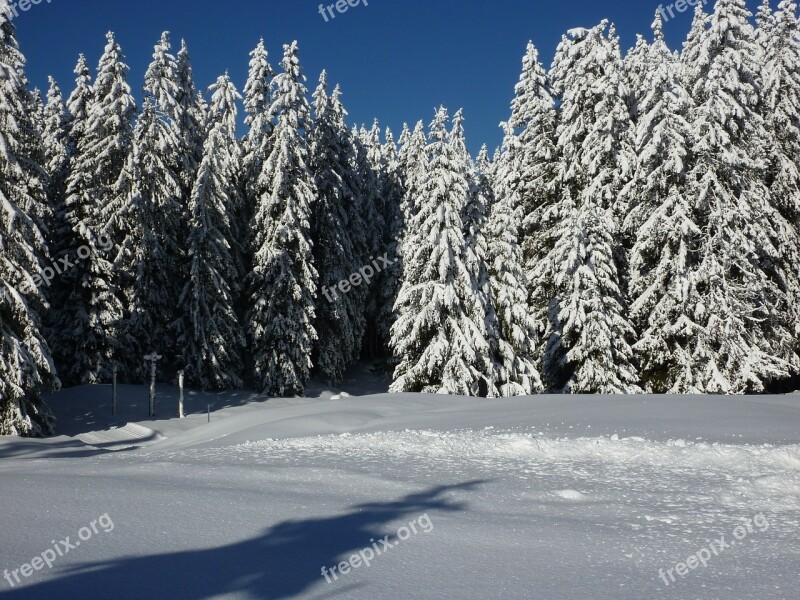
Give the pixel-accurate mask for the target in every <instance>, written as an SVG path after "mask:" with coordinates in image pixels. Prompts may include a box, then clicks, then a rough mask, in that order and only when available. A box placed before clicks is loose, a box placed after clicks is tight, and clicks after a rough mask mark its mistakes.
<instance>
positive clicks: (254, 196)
mask: <svg viewBox="0 0 800 600" xmlns="http://www.w3.org/2000/svg"><path fill="white" fill-rule="evenodd" d="M274 76H275V72H274V71H273V69H272V65H270V63H269V53H268V52H267V49H266V47H265V46H264V40H263V39H262V40H259V42H258V45H257V46H256V47H255V48H254V49H253V51H252V52H251V53H250V72H249V74H248V76H247V83H246V84H245V86H244V111H245V114H246V117H245V120H244V122H245V125H246V126H247V128H248V130H247V134H246V135H245V138H244V141H243V142H242V172H241V182H242V207H243V210H242V214H241V215H239V218H240V220H241V224H240V230H241V231H242V235H243V236H244V239H243V240H242V242H243V244H244V247H245V248H246V250H247V255H248V257H247V259H246V260H245V261H244V262H245V263H247V266H248V267H250V266H252V265H250V262H251V261H252V256H251V255H252V245H253V235H254V232H253V231H252V230H251V229H250V227H249V225H250V223H251V222H252V220H253V216H254V215H255V207H256V204H257V202H258V198H260V197H262V196H263V195H265V194H266V193H267V191H268V190H267V188H266V184H267V183H268V182H267V181H265V180H263V179H261V178H260V177H259V175H260V174H261V173H262V172H263V171H264V161H265V160H266V159H267V157H268V156H269V155H270V153H271V152H272V141H273V139H272V132H273V130H274V124H273V122H272V118H271V116H270V112H269V109H270V105H271V103H272V92H271V89H270V88H271V85H272V79H273V77H274Z"/></svg>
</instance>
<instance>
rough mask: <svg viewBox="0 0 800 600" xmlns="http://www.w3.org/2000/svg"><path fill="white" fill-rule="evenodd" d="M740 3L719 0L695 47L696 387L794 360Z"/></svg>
mask: <svg viewBox="0 0 800 600" xmlns="http://www.w3.org/2000/svg"><path fill="white" fill-rule="evenodd" d="M749 16H750V13H749V12H748V11H747V8H746V7H745V4H744V2H743V0H719V1H718V2H717V5H716V7H715V11H714V13H713V15H712V16H711V20H710V27H709V28H708V29H707V30H705V31H704V32H703V34H702V35H701V38H700V41H699V43H698V48H699V52H698V56H699V57H700V59H701V60H700V62H699V63H698V64H697V66H696V71H695V77H693V78H692V79H690V81H692V84H693V86H692V89H691V92H692V96H693V101H694V105H695V106H694V108H693V109H692V111H691V113H690V119H689V121H690V125H691V127H692V139H693V145H692V146H693V147H692V151H693V153H694V156H695V160H694V162H693V166H692V169H691V171H690V174H689V182H690V188H689V193H690V194H691V195H692V198H693V199H694V202H695V203H696V205H697V209H698V212H699V218H698V224H699V226H700V229H701V231H702V237H703V245H702V247H701V248H700V249H699V257H698V265H697V267H696V269H695V270H694V271H693V273H692V285H693V288H694V289H693V291H694V293H696V294H697V296H698V298H697V301H696V302H695V309H694V314H693V318H694V320H695V322H697V323H699V324H701V325H702V326H703V329H702V331H701V334H698V335H694V336H693V337H692V338H691V355H692V357H693V358H694V360H695V365H696V367H695V370H696V371H697V378H698V380H699V383H698V387H699V389H700V390H701V391H704V392H708V393H720V392H721V393H730V392H743V391H748V390H752V391H761V390H763V389H764V383H765V382H766V381H768V380H771V379H775V378H782V377H786V376H787V375H788V373H789V372H791V370H792V369H793V368H794V365H796V364H797V357H796V355H795V354H794V352H793V349H792V346H793V343H792V336H791V333H790V327H791V325H790V320H791V312H790V310H789V307H788V303H789V298H788V297H787V291H786V289H785V282H786V281H787V275H786V273H785V271H784V270H783V264H782V260H781V254H780V248H781V246H782V244H783V240H784V238H785V236H786V232H787V231H788V228H789V227H788V224H786V223H785V221H784V219H782V217H781V216H780V214H779V213H778V212H777V211H776V210H775V209H774V208H773V206H772V205H771V204H770V196H769V191H768V189H767V188H766V186H765V185H764V183H763V180H764V175H765V167H766V164H765V161H764V159H763V158H762V157H763V156H764V154H765V143H766V139H767V135H766V130H765V127H764V123H763V120H762V119H761V117H760V115H759V113H758V108H759V93H758V76H757V72H758V60H759V53H758V50H757V48H756V44H755V38H754V32H753V28H752V26H751V25H750V23H749V22H748V17H749Z"/></svg>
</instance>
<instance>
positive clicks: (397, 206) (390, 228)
mask: <svg viewBox="0 0 800 600" xmlns="http://www.w3.org/2000/svg"><path fill="white" fill-rule="evenodd" d="M405 133H406V134H407V137H408V136H410V135H411V134H410V132H409V131H408V128H407V127H406V130H405ZM385 137H386V143H385V144H384V145H383V161H384V164H385V165H386V172H385V177H384V186H383V198H384V204H385V208H386V212H385V218H386V252H385V254H386V257H387V260H388V261H389V263H390V264H388V265H383V266H382V270H381V272H380V274H379V276H378V313H377V315H376V322H377V326H378V338H379V339H380V345H381V349H382V351H383V352H382V353H383V354H389V353H390V351H389V342H390V341H391V335H392V333H391V332H392V325H394V322H395V319H396V314H395V312H394V305H395V302H397V295H398V293H399V292H400V284H401V281H402V278H403V269H402V259H401V256H400V254H401V248H402V242H401V240H402V238H403V231H404V230H405V227H406V225H405V215H404V211H403V198H404V196H405V184H404V177H403V175H404V174H403V167H402V162H401V158H400V155H399V154H398V151H397V146H396V145H395V143H394V136H393V135H392V132H391V130H390V129H389V128H388V127H387V128H386V136H385Z"/></svg>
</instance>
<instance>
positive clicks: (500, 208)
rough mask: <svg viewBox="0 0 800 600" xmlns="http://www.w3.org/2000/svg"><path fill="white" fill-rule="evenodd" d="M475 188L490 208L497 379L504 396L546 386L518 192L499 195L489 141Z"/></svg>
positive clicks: (489, 249)
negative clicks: (493, 178) (522, 240)
mask: <svg viewBox="0 0 800 600" xmlns="http://www.w3.org/2000/svg"><path fill="white" fill-rule="evenodd" d="M477 167H478V170H477V174H476V176H477V182H476V194H478V195H480V196H482V197H484V198H487V199H489V200H490V203H491V207H492V208H491V212H490V216H489V220H488V222H487V224H486V232H485V237H486V240H487V247H486V265H487V270H488V275H489V285H490V299H491V304H490V306H491V308H492V314H493V316H494V319H495V320H496V321H495V322H496V328H497V330H496V335H494V336H492V338H493V339H490V342H492V351H493V355H494V356H493V359H494V368H495V370H496V375H495V385H496V387H497V392H498V394H499V395H501V396H518V395H525V394H534V393H538V392H541V391H542V382H541V377H540V376H539V372H538V370H537V369H536V366H535V362H534V354H535V352H534V350H535V347H536V344H537V341H538V333H537V330H536V321H535V320H534V318H533V316H532V315H531V312H530V310H529V307H528V285H527V284H528V281H527V277H526V276H525V269H524V267H523V259H522V248H521V246H520V245H519V225H520V224H519V219H518V216H517V215H518V211H517V210H515V208H516V207H515V206H514V204H513V202H514V198H516V196H515V195H513V194H507V195H505V196H504V197H502V198H492V196H493V195H494V190H493V185H492V181H491V165H490V163H489V153H488V150H487V149H486V146H484V147H483V148H482V149H481V152H480V154H479V155H478V159H477Z"/></svg>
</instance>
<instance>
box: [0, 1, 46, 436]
mask: <svg viewBox="0 0 800 600" xmlns="http://www.w3.org/2000/svg"><path fill="white" fill-rule="evenodd" d="M8 9H9V7H8V2H7V0H0V141H1V142H2V148H3V152H2V153H0V435H23V436H38V435H47V434H50V433H52V432H53V425H54V419H53V415H52V413H51V412H50V410H49V409H48V408H47V405H46V404H45V402H44V400H43V399H42V392H43V391H45V390H46V389H54V388H55V387H57V385H58V380H57V379H56V377H55V371H54V369H53V365H52V361H51V359H50V352H49V349H48V346H47V343H46V342H45V340H44V337H43V336H42V333H41V321H40V314H39V310H40V309H41V308H42V307H44V305H45V304H44V297H43V296H42V294H41V291H40V290H39V288H37V286H36V285H35V279H34V277H39V276H40V268H41V267H40V264H41V261H43V260H44V259H45V258H46V257H47V246H46V242H45V240H44V236H43V234H42V232H41V231H40V230H39V228H38V226H37V224H36V223H35V222H34V220H33V219H31V218H30V216H29V215H28V214H27V212H26V210H25V207H33V206H36V205H39V204H44V202H45V190H44V184H43V181H42V173H43V170H42V169H41V166H40V165H39V164H38V163H37V161H38V160H39V159H40V158H41V147H40V140H39V138H38V135H37V132H36V126H35V125H34V122H33V119H32V117H31V115H30V114H29V111H30V102H29V100H30V96H29V93H28V91H27V88H26V81H25V78H24V65H25V58H24V57H23V55H22V53H21V52H20V50H19V46H18V44H17V40H16V37H15V35H14V26H13V25H12V24H11V22H10V21H9V20H8V18H7V16H6V15H7V14H8V13H7V12H6V11H7V10H8ZM37 142H38V147H37Z"/></svg>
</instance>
